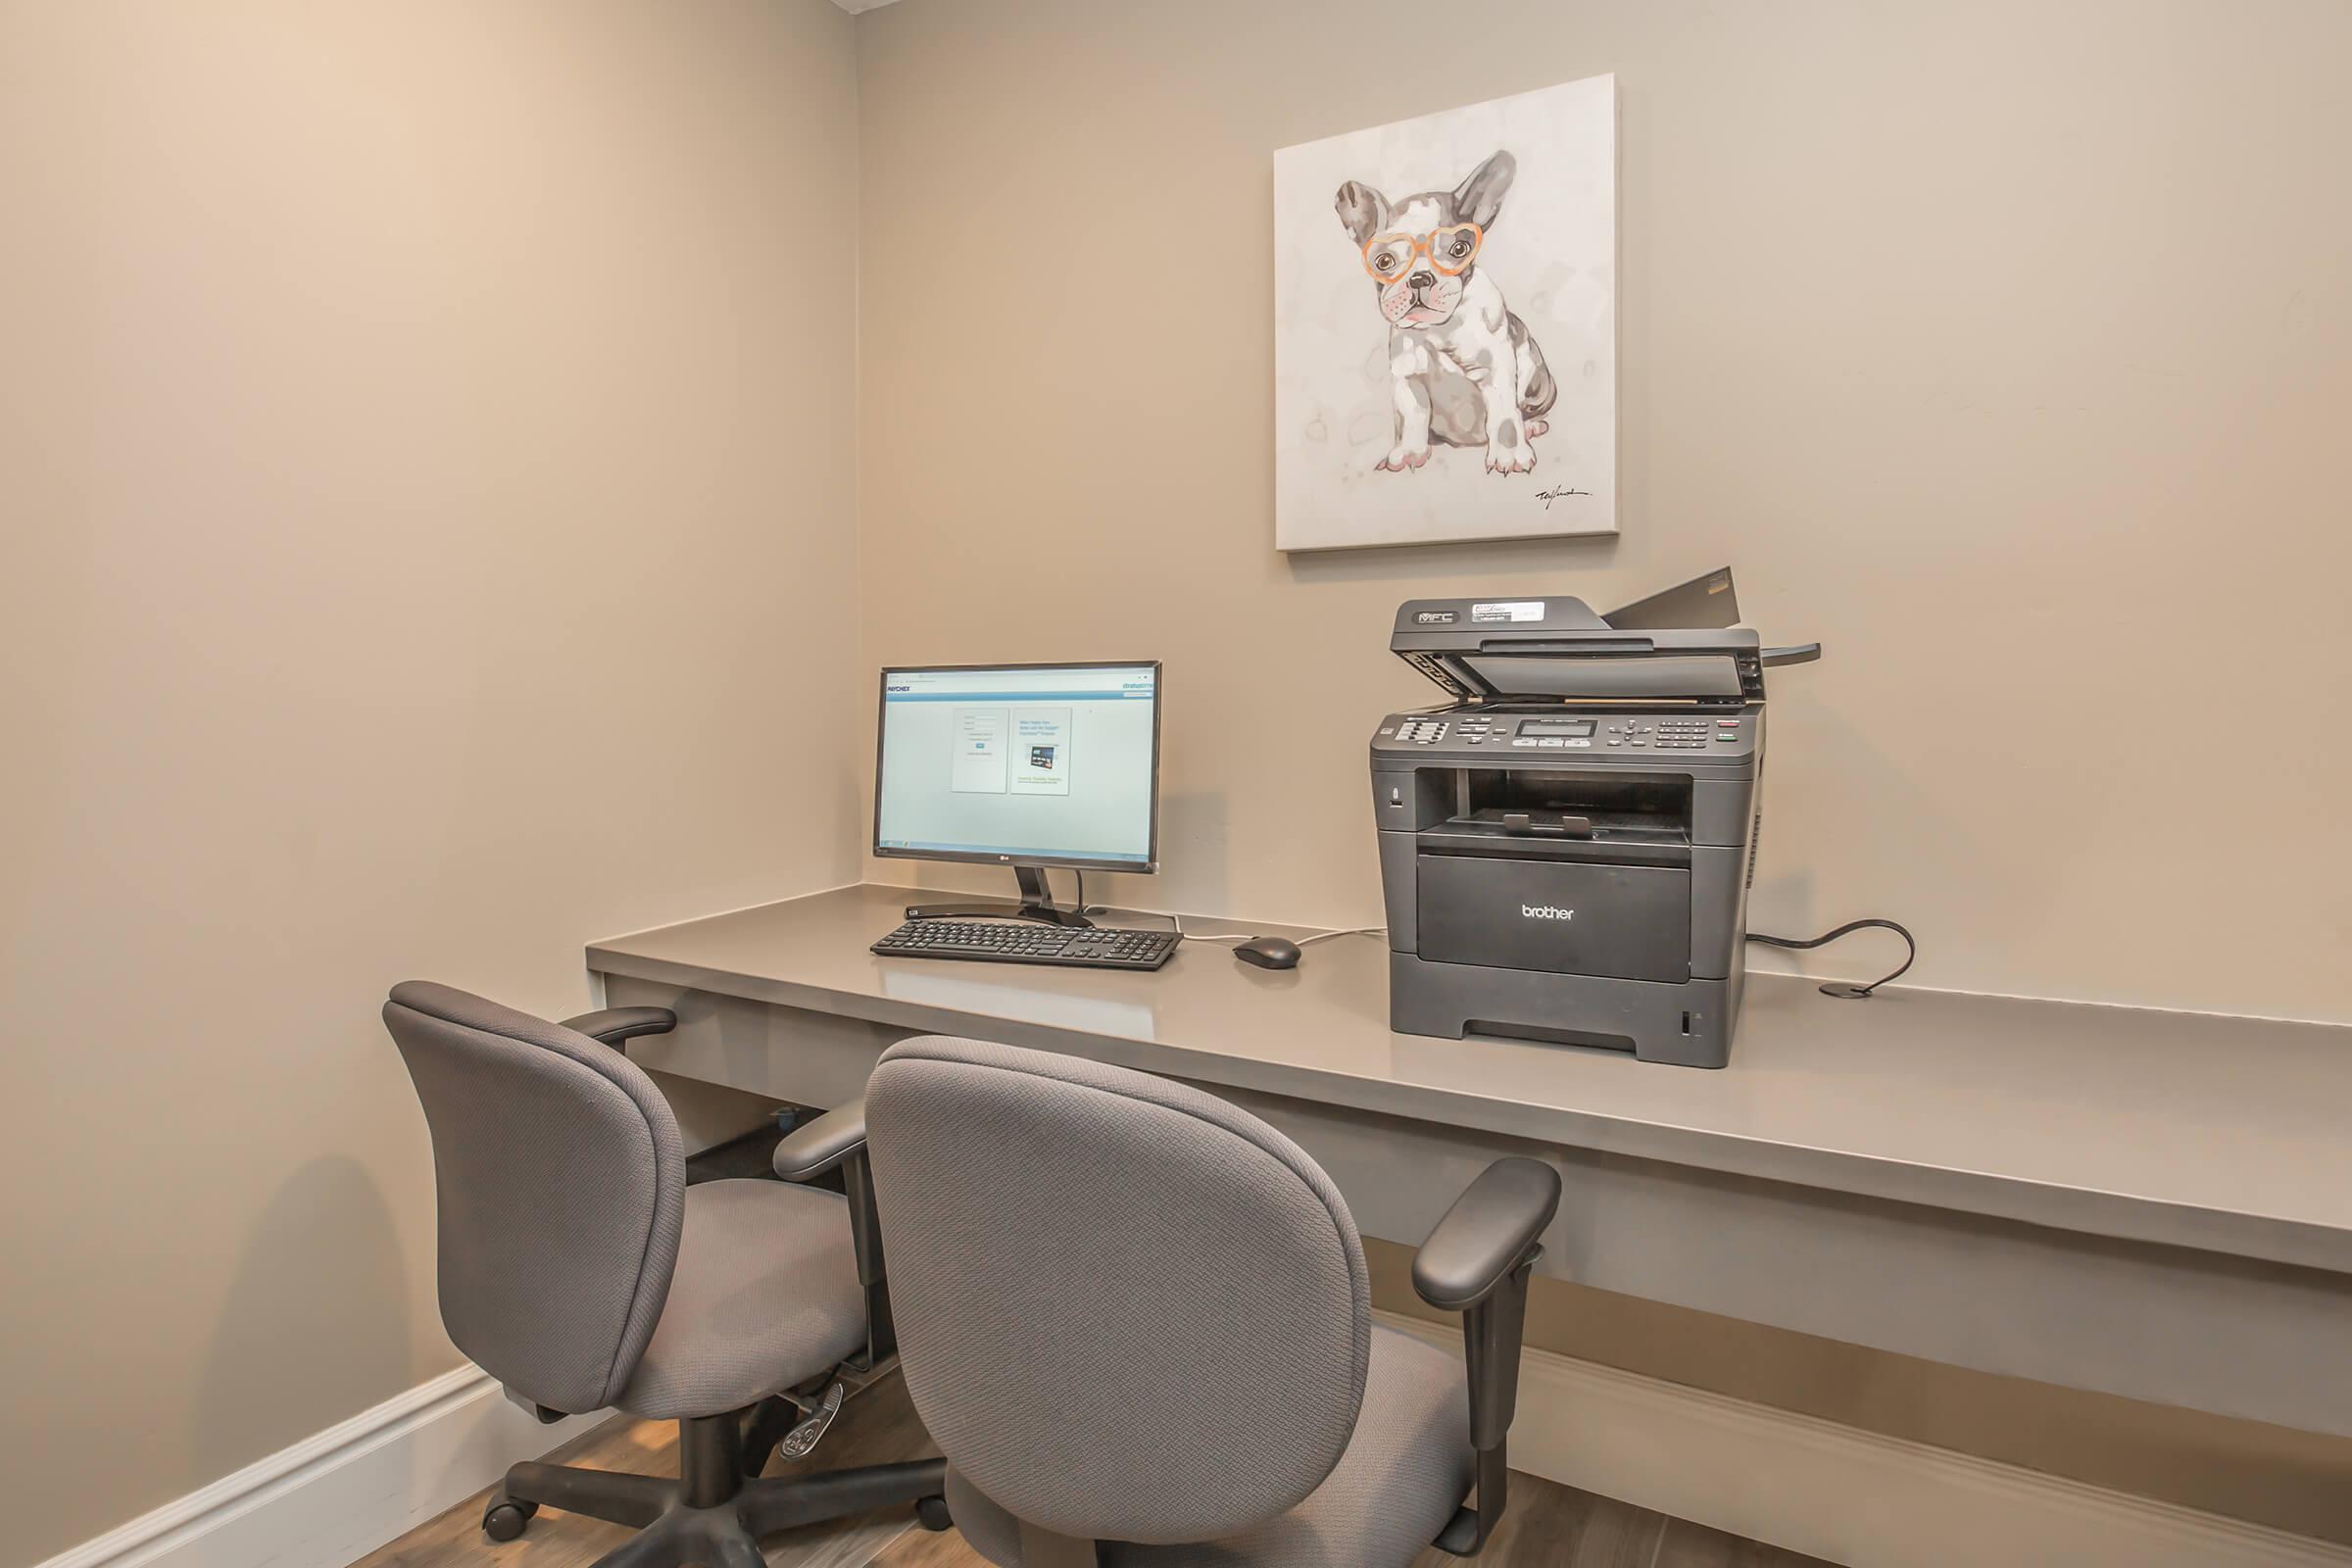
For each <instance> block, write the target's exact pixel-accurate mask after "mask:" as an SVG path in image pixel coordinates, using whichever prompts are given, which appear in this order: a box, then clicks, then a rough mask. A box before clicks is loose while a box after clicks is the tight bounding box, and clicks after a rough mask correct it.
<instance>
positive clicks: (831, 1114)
mask: <svg viewBox="0 0 2352 1568" xmlns="http://www.w3.org/2000/svg"><path fill="white" fill-rule="evenodd" d="M863 1152H865V1101H864V1099H863V1098H862V1097H860V1098H859V1099H857V1100H853V1101H851V1102H850V1103H848V1104H846V1105H843V1106H840V1107H838V1108H837V1109H833V1110H828V1111H826V1112H825V1113H824V1114H823V1115H821V1116H819V1117H817V1118H816V1119H815V1120H814V1121H810V1122H807V1123H804V1124H803V1125H801V1126H799V1127H795V1128H794V1129H793V1130H792V1131H791V1132H790V1133H788V1134H786V1135H785V1138H784V1141H783V1142H782V1143H780V1144H778V1145H777V1146H776V1174H777V1175H778V1176H781V1177H782V1178H784V1180H786V1181H788V1182H806V1181H813V1180H814V1179H815V1178H817V1177H819V1176H822V1175H823V1174H824V1173H825V1172H827V1171H829V1170H831V1169H832V1168H833V1167H834V1166H836V1165H838V1164H840V1163H841V1162H842V1161H843V1160H845V1159H848V1158H850V1157H851V1156H852V1155H854V1154H859V1153H863Z"/></svg>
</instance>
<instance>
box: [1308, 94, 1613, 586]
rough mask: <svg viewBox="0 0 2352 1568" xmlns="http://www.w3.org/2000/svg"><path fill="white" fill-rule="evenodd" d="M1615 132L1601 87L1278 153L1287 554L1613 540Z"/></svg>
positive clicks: (1609, 99)
mask: <svg viewBox="0 0 2352 1568" xmlns="http://www.w3.org/2000/svg"><path fill="white" fill-rule="evenodd" d="M1615 131H1616V100H1615V83H1614V80H1613V78H1611V77H1607V76H1599V77H1594V78H1592V79H1590V80H1586V81H1578V82H1570V83H1568V84H1566V85H1565V86H1560V87H1551V88H1545V89H1544V90H1542V91H1539V92H1533V93H1524V94H1521V95H1519V96H1518V97H1515V98H1504V99H1497V100H1495V101H1494V102H1492V103H1486V104H1478V105H1473V106H1471V107H1470V108H1467V109H1459V110H1452V111H1449V112H1447V113H1445V114H1440V115H1432V116H1428V117H1426V118H1424V119H1421V120H1414V121H1404V122H1400V123H1397V124H1393V125H1384V126H1381V127H1379V128H1377V129H1374V130H1368V131H1358V132H1354V133H1352V134H1349V135H1345V136H1337V137H1333V138H1331V139H1330V140H1328V141H1322V142H1312V143H1308V144H1307V145H1305V146H1301V147H1293V148H1288V149H1285V150H1284V151H1283V152H1280V153H1278V154H1276V155H1275V419H1276V439H1275V455H1276V463H1275V467H1276V487H1275V488H1276V503H1277V505H1276V542H1277V544H1278V545H1279V546H1280V547H1281V548H1282V549H1285V550H1315V549H1331V548H1338V547H1345V546H1350V545H1393V544H1413V543H1428V542H1432V541H1445V540H1464V539H1495V538H1515V537H1527V536H1540V535H1545V534H1580V533H1613V532H1615V531H1616V507H1615V480H1616V290H1615V276H1616V177H1615V176H1616V135H1615ZM1335 214H1336V219H1337V221H1336V223H1335V221H1334V215H1335ZM1367 303H1368V304H1369V305H1370V307H1371V308H1370V309H1369V310H1367V309H1366V308H1365V307H1366V305H1367Z"/></svg>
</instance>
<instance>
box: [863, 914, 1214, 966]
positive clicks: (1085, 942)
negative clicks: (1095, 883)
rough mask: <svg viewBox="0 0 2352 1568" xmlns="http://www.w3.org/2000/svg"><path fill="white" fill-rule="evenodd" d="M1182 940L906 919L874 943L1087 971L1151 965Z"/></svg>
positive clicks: (901, 952)
mask: <svg viewBox="0 0 2352 1568" xmlns="http://www.w3.org/2000/svg"><path fill="white" fill-rule="evenodd" d="M1183 941H1184V938H1182V937H1180V936H1178V935H1177V934H1176V933H1175V932H1173V931H1121V930H1113V929H1111V928H1109V927H1106V926H1097V927H1094V928H1091V929H1090V928H1087V927H1083V926H1081V927H1071V926H1060V925H1040V924H1038V923H1036V922H1035V921H1028V920H909V921H907V923H906V924H905V925H903V926H901V927H899V928H898V929H897V930H896V931H893V932H892V933H891V934H890V935H888V936H886V937H884V938H883V939H882V940H881V941H879V942H877V943H875V944H874V947H873V951H874V952H876V953H879V954H881V955H882V956H884V957H887V958H977V959H979V960H980V961H981V962H983V963H1061V964H1069V965H1071V966H1073V967H1077V968H1087V969H1156V968H1158V967H1159V966H1160V965H1161V964H1163V963H1165V962H1167V961H1168V960H1169V959H1170V958H1172V957H1174V956H1176V948H1177V945H1178V944H1180V943H1182V942H1183Z"/></svg>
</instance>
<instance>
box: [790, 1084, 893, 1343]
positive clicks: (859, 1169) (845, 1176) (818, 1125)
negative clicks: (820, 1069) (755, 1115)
mask: <svg viewBox="0 0 2352 1568" xmlns="http://www.w3.org/2000/svg"><path fill="white" fill-rule="evenodd" d="M775 1165H776V1174H777V1175H778V1176H780V1177H782V1178H783V1179H784V1180H786V1181H788V1182H809V1181H814V1180H816V1179H817V1178H818V1177H820V1176H822V1175H824V1174H825V1173H826V1172H828V1171H831V1170H836V1169H838V1170H839V1171H840V1172H841V1189H842V1193H843V1195H844V1196H845V1197H847V1198H848V1199H849V1201H850V1241H851V1244H852V1245H853V1246H854V1247H856V1249H857V1250H858V1284H859V1285H861V1286H863V1287H864V1289H865V1354H864V1355H863V1357H862V1358H859V1359H855V1360H853V1362H852V1364H853V1365H856V1366H858V1368H859V1370H861V1371H870V1370H872V1368H873V1367H874V1366H876V1365H877V1364H878V1363H880V1362H881V1361H882V1360H883V1358H885V1357H886V1356H889V1355H890V1354H892V1353H893V1352H894V1351H896V1350H897V1349H898V1348H899V1331H898V1325H897V1322H896V1321H895V1320H894V1319H893V1318H892V1316H891V1312H890V1280H889V1278H888V1274H889V1269H888V1266H887V1265H886V1264H885V1263H884V1262H883V1259H882V1211H881V1209H880V1207H879V1206H878V1205H877V1204H876V1203H875V1202H874V1177H873V1171H872V1169H871V1168H870V1167H869V1166H868V1165H867V1164H866V1159H865V1098H864V1097H863V1096H862V1095H861V1096H859V1097H858V1099H856V1100H853V1101H851V1102H850V1103H848V1104H846V1105H841V1106H837V1107H836V1108H834V1109H832V1110H828V1111H826V1112H825V1113H824V1114H823V1115H821V1116H819V1117H817V1118H816V1119H815V1120H814V1121H811V1122H809V1124H808V1125H806V1126H803V1127H795V1128H794V1129H793V1130H792V1131H791V1132H789V1133H787V1134H785V1136H784V1141H783V1142H782V1143H780V1144H778V1145H776V1156H775Z"/></svg>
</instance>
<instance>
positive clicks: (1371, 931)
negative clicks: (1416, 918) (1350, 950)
mask: <svg viewBox="0 0 2352 1568" xmlns="http://www.w3.org/2000/svg"><path fill="white" fill-rule="evenodd" d="M1388 934H1389V928H1388V927H1387V926H1385V925H1354V926H1349V927H1348V929H1347V930H1345V931H1318V932H1316V933H1315V934H1314V935H1313V936H1311V937H1300V938H1299V940H1298V942H1297V943H1295V944H1293V945H1294V946H1296V947H1301V948H1305V947H1312V946H1313V945H1314V944H1316V943H1318V942H1329V941H1330V940H1331V939H1332V938H1333V937H1385V936H1387V935H1388Z"/></svg>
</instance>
